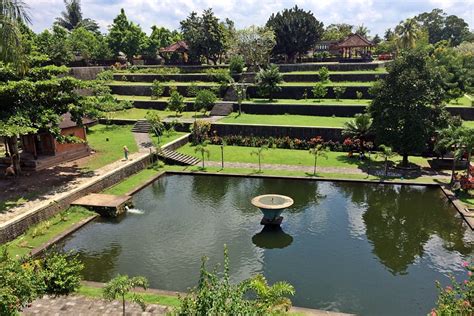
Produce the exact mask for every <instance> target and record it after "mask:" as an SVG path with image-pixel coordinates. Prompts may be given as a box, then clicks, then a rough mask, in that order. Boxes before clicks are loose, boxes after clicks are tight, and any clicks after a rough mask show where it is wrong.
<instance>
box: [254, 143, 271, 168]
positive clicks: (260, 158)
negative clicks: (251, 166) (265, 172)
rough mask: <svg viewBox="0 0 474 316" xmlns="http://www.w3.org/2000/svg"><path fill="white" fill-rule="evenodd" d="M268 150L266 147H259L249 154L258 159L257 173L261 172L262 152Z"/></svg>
mask: <svg viewBox="0 0 474 316" xmlns="http://www.w3.org/2000/svg"><path fill="white" fill-rule="evenodd" d="M264 150H268V146H267V145H261V146H260V147H258V148H257V149H255V150H253V151H251V152H250V155H251V156H254V155H255V156H257V157H258V172H262V158H263V151H264Z"/></svg>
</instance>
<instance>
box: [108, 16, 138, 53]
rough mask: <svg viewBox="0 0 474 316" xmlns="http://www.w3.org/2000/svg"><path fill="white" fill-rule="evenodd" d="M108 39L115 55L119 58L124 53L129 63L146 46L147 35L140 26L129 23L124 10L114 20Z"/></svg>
mask: <svg viewBox="0 0 474 316" xmlns="http://www.w3.org/2000/svg"><path fill="white" fill-rule="evenodd" d="M108 39H109V45H110V48H111V49H112V51H113V52H114V54H115V55H116V56H117V55H118V54H119V53H120V52H122V53H124V54H125V55H126V56H127V59H128V60H129V61H132V59H133V56H135V55H138V54H140V53H141V52H142V51H143V47H144V46H145V44H146V34H145V33H144V32H143V31H142V29H141V28H140V26H139V25H136V24H135V23H133V22H129V21H128V19H127V16H126V15H125V11H124V10H123V9H121V11H120V14H119V15H118V16H117V17H116V18H115V19H114V22H113V24H112V26H111V27H110V31H109V37H108Z"/></svg>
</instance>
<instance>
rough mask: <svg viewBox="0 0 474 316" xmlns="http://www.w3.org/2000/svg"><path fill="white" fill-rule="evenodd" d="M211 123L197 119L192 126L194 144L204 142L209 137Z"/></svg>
mask: <svg viewBox="0 0 474 316" xmlns="http://www.w3.org/2000/svg"><path fill="white" fill-rule="evenodd" d="M210 130H211V123H210V122H208V121H204V120H196V121H194V123H193V125H192V126H191V134H192V137H191V139H192V144H193V145H197V144H202V143H203V142H204V141H206V140H207V139H208V138H209V132H210Z"/></svg>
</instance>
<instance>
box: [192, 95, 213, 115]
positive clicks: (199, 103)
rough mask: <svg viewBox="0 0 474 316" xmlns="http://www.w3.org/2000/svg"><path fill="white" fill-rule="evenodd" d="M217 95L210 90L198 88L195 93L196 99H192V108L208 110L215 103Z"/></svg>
mask: <svg viewBox="0 0 474 316" xmlns="http://www.w3.org/2000/svg"><path fill="white" fill-rule="evenodd" d="M216 100H217V97H216V95H215V94H214V92H212V91H211V90H207V89H205V90H200V91H199V92H198V93H197V95H196V100H195V101H194V110H195V111H204V112H205V111H208V110H210V109H211V108H212V107H213V106H214V104H215V103H216Z"/></svg>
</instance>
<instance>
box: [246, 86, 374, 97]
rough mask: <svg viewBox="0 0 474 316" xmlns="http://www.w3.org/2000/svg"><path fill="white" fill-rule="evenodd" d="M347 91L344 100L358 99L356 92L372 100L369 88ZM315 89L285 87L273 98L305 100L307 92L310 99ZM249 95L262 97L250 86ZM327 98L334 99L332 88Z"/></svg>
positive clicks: (354, 88)
mask: <svg viewBox="0 0 474 316" xmlns="http://www.w3.org/2000/svg"><path fill="white" fill-rule="evenodd" d="M345 88H346V91H345V92H344V93H343V94H342V96H341V98H342V99H356V98H357V95H356V92H357V91H360V92H362V98H363V99H370V98H371V95H370V94H369V87H367V86H359V87H355V86H350V87H345ZM312 89H313V87H311V86H283V87H282V89H281V90H280V91H278V92H276V93H274V95H273V97H274V98H275V99H303V98H304V97H303V95H304V93H305V91H306V93H307V94H308V98H312V95H313V93H312V92H311V90H312ZM247 95H248V96H249V97H251V98H258V97H262V95H261V94H260V93H259V91H258V88H257V87H256V86H249V87H248V89H247ZM326 98H329V99H334V98H335V95H334V91H333V89H332V87H328V90H327V95H326Z"/></svg>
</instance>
